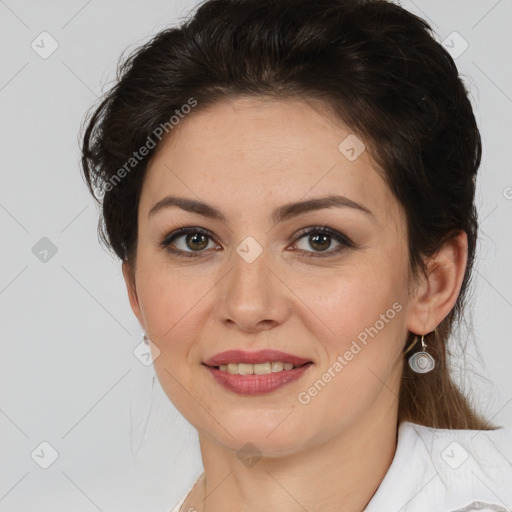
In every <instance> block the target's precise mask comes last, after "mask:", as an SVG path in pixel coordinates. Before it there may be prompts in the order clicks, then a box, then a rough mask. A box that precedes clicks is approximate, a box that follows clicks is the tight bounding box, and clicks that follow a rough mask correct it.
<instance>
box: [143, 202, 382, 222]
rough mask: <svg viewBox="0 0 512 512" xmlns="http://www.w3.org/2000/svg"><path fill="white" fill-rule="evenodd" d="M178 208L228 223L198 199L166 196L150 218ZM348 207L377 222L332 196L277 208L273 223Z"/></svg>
mask: <svg viewBox="0 0 512 512" xmlns="http://www.w3.org/2000/svg"><path fill="white" fill-rule="evenodd" d="M173 206H176V207H178V208H181V209H182V210H185V211H187V212H191V213H196V214H198V215H202V216H203V217H208V218H211V219H215V220H219V221H221V222H226V220H227V219H226V217H225V216H224V214H223V213H222V212H221V211H220V210H218V209H217V208H215V207H214V206H211V205H209V204H207V203H204V202H202V201H198V200H196V199H188V198H185V197H176V196H166V197H164V198H163V199H162V200H160V201H158V203H156V204H155V205H154V206H153V207H152V208H151V210H150V211H149V214H148V217H151V216H152V215H155V214H156V213H157V212H159V211H161V210H164V209H166V208H171V207H173ZM342 207H348V208H353V209H355V210H358V211H361V212H363V213H365V214H367V215H368V216H369V217H371V218H372V219H373V220H375V215H374V214H373V212H372V211H370V210H369V209H368V208H366V207H365V206H363V205H362V204H359V203H356V202H355V201H353V200H352V199H349V198H348V197H345V196H339V195H330V196H326V197H319V198H316V199H309V200H307V201H299V202H296V203H288V204H285V205H283V206H280V207H278V208H276V209H275V210H274V211H273V212H272V221H273V222H274V224H277V223H278V222H282V221H284V220H288V219H291V218H293V217H297V216H299V215H301V214H303V213H307V212H312V211H315V210H321V209H323V208H342Z"/></svg>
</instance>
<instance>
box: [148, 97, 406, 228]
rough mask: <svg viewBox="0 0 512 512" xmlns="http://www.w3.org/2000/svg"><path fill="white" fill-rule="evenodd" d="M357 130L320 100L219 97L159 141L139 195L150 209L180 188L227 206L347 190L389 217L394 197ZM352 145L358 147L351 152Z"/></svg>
mask: <svg viewBox="0 0 512 512" xmlns="http://www.w3.org/2000/svg"><path fill="white" fill-rule="evenodd" d="M354 137H355V135H354V134H353V133H352V131H351V130H350V128H349V127H348V126H346V125H345V124H344V123H342V122H341V120H339V119H338V118H336V117H335V116H334V115H333V114H332V112H331V111H329V109H327V108H326V107H325V105H324V104H322V103H320V102H319V101H316V100H307V101H305V100H301V99H286V100H281V99H279V100H277V99H270V98H259V97H258V98H256V97H239V98H235V99H227V100H222V101H219V102H218V103H216V104H214V105H212V106H209V107H207V108H205V109H199V110H198V111H196V112H193V113H191V114H190V115H189V116H188V117H185V118H184V119H182V120H181V121H180V123H179V125H178V126H177V127H175V128H174V129H173V131H172V132H170V134H169V136H168V137H167V138H166V139H164V140H163V141H162V142H161V143H160V145H159V147H158V149H157V151H156V153H155V154H154V155H153V158H152V159H151V161H150V163H149V165H148V170H147V174H146V178H145V184H144V190H143V196H142V198H141V203H142V202H143V201H144V203H147V204H145V207H146V208H148V209H149V208H151V203H155V202H157V201H158V200H159V199H161V198H162V197H164V196H165V195H166V194H170V193H172V194H174V195H176V194H177V193H179V194H181V195H184V196H187V197H194V196H197V197H199V198H201V199H203V200H207V202H209V203H212V204H215V205H216V206H218V207H220V208H222V207H223V206H225V207H226V208H227V207H228V206H229V204H230V203H231V202H236V203H237V204H238V206H240V204H243V205H245V206H247V207H249V205H250V204H259V205H260V206H261V203H262V202H263V203H269V204H270V203H272V204H278V203H286V202H291V201H297V200H299V199H308V198H309V197H318V196H322V195H328V194H342V195H345V196H347V197H349V198H350V199H352V200H354V201H357V202H360V203H362V204H364V205H365V206H367V207H368V208H369V209H371V210H372V211H373V212H374V214H375V216H376V217H381V218H384V217H386V216H388V215H389V214H390V212H391V211H392V210H393V208H395V209H396V207H397V205H396V204H395V203H396V201H395V200H394V198H393V196H392V194H391V192H390V190H389V188H388V187H387V185H386V184H385V182H384V180H383V179H382V174H383V171H382V169H380V168H379V167H378V166H377V164H376V163H375V162H374V161H373V159H372V158H371V156H370V153H369V151H367V150H364V149H363V147H362V146H360V145H359V146H357V144H359V143H358V142H357V139H354ZM354 141H356V146H354ZM359 142H363V141H359ZM340 144H341V147H340ZM350 146H352V147H354V150H355V151H354V152H349V153H347V152H346V149H347V147H348V149H349V150H350ZM361 150H362V152H361V153H360V154H359V156H357V154H358V153H359V152H360V151H361ZM355 152H356V153H355ZM354 154H355V155H356V156H357V158H355V159H354V158H353V156H354ZM347 155H348V156H350V158H348V157H347Z"/></svg>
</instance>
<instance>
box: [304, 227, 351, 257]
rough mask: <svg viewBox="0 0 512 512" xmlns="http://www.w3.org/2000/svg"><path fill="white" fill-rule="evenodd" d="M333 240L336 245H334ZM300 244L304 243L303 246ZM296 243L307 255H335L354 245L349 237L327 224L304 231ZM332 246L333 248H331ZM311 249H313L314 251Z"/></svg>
mask: <svg viewBox="0 0 512 512" xmlns="http://www.w3.org/2000/svg"><path fill="white" fill-rule="evenodd" d="M333 242H334V244H336V245H334V246H333ZM300 244H302V247H301V246H300ZM295 245H296V246H297V247H298V249H300V250H301V251H302V252H303V253H304V256H307V257H310V256H312V257H315V256H318V257H321V256H326V257H327V256H333V255H336V254H338V253H340V252H341V251H343V250H344V249H348V248H351V247H354V244H353V243H352V242H351V241H350V239H349V238H347V237H346V236H345V235H343V234H342V233H339V232H338V231H335V230H332V229H330V228H327V227H326V226H319V227H317V228H314V229H310V230H309V231H307V232H305V233H303V234H302V235H301V236H300V237H299V238H298V241H297V242H296V243H295ZM331 248H332V250H329V249H331ZM310 249H313V251H311V250H310ZM322 253H325V254H322Z"/></svg>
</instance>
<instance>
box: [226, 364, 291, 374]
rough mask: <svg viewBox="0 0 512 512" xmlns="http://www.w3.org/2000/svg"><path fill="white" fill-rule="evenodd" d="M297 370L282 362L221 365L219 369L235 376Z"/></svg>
mask: <svg viewBox="0 0 512 512" xmlns="http://www.w3.org/2000/svg"><path fill="white" fill-rule="evenodd" d="M293 368H297V367H296V366H294V365H293V364H292V363H282V362H281V361H273V362H268V363H257V364H249V363H229V364H221V365H220V366H219V369H220V370H221V371H223V372H228V373H231V374H233V375H252V374H256V375H267V374H269V373H275V372H281V371H283V370H292V369H293Z"/></svg>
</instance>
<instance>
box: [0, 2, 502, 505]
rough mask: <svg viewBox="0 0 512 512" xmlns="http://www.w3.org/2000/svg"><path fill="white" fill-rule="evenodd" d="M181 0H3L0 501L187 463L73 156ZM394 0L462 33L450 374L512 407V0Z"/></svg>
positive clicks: (164, 490) (162, 486)
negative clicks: (474, 212)
mask: <svg viewBox="0 0 512 512" xmlns="http://www.w3.org/2000/svg"><path fill="white" fill-rule="evenodd" d="M195 3H196V2H186V1H184V0H182V1H176V0H173V1H169V0H167V1H164V0H145V1H143V2H134V1H121V0H109V1H103V2H100V1H98V0H89V1H88V2H87V1H83V0H73V1H67V2H64V1H57V0H52V1H46V2H36V1H23V0H17V1H16V0H6V1H3V0H0V38H1V46H2V53H1V58H2V64H1V71H0V107H1V115H0V144H1V164H0V165H1V172H0V180H1V184H0V227H1V233H2V250H1V251H0V315H1V323H0V325H1V329H2V340H1V357H0V439H1V456H0V512H15V511H20V510H24V511H35V510H37V511H38V512H59V511H65V510H66V511H67V510H70V509H72V510H73V511H74V512H82V511H83V512H94V511H97V510H101V511H119V510H124V511H125V512H130V511H140V510H144V511H167V510H169V509H170V508H171V507H172V506H173V505H174V504H175V503H176V502H177V500H178V499H179V498H181V496H182V495H183V493H184V492H185V490H186V489H188V487H189V486H190V485H191V484H192V483H193V481H194V480H195V478H196V476H197V475H198V474H199V473H200V472H201V471H202V464H201V459H200V453H199V449H198V446H197V434H196V432H195V430H194V429H193V428H192V427H190V425H188V423H186V422H185V420H184V419H183V418H182V417H181V416H180V414H179V413H178V412H177V411H176V410H175V409H174V407H173V406H172V404H170V403H169V401H168V400H167V398H166V397H165V395H164V394H163V392H162V390H161V389H160V387H159V384H158V381H156V382H155V385H154V386H153V376H154V373H153V368H152V367H151V366H145V365H144V364H143V362H145V359H144V356H143V355H140V358H137V357H135V355H134V353H133V351H134V350H136V349H137V347H138V346H139V344H140V341H141V335H142V331H141V328H140V326H139V325H138V323H137V321H136V319H135V317H134V316H133V315H132V312H131V309H130V307H129V304H128V300H127V297H126V292H125V288H124V282H123V280H122V275H121V269H120V263H119V262H118V261H117V260H116V259H114V258H113V257H112V256H111V255H109V254H108V253H107V252H106V251H105V250H104V249H103V248H102V247H100V245H99V243H98V241H97V237H96V223H97V214H98V212H97V208H96V206H95V205H94V203H93V201H92V199H91V198H90V196H89V195H88V192H87V190H86V187H85V185H84V183H83V182H82V180H81V178H80V175H79V168H78V162H79V146H78V132H79V129H80V123H81V121H82V119H83V116H84V114H85V112H86V110H87V109H88V108H89V107H91V106H92V105H93V104H94V103H95V102H96V101H97V98H98V96H100V95H101V93H102V92H104V91H105V90H107V89H108V88H109V87H110V86H111V85H112V80H113V78H114V76H115V75H114V73H115V66H116V64H117V60H118V58H119V56H120V55H121V53H122V52H123V51H124V50H126V49H133V48H135V47H136V46H138V45H139V44H141V43H143V42H145V41H146V40H147V39H148V38H149V37H150V36H151V35H152V34H154V33H155V32H157V31H158V30H159V29H162V28H164V27H166V26H168V25H171V24H175V23H177V22H178V21H179V19H180V18H181V17H184V16H185V15H186V14H187V12H188V11H190V10H191V9H192V8H193V7H194V5H195ZM402 5H403V6H404V7H405V8H407V9H409V10H411V11H412V12H414V13H416V14H419V15H420V16H422V17H424V18H426V19H427V21H429V22H430V23H431V24H432V26H433V28H434V29H435V30H436V32H437V34H438V36H439V40H440V41H446V44H447V45H449V46H451V47H452V49H451V51H453V52H455V53H461V52H462V51H463V50H464V48H465V43H464V41H467V44H468V47H467V49H465V51H463V52H462V53H461V54H460V55H458V56H457V58H456V63H457V65H458V67H459V70H460V72H461V73H462V74H463V75H464V80H465V82H466V83H467V85H468V87H470V89H471V95H472V102H473V105H474V107H475V111H476V116H477V120H478V122H479V126H480V129H481V133H482V137H483V146H484V158H483V163H482V166H481V169H480V176H479V180H478V193H477V205H478V210H479V214H480V219H481V234H480V242H479V247H478V261H477V263H476V267H475V273H474V278H473V289H472V290H473V292H472V295H471V298H472V301H471V308H470V311H469V312H470V315H471V316H472V317H473V322H474V331H473V335H470V338H471V339H474V342H475V343H473V345H474V346H473V345H471V346H470V348H469V349H468V350H467V351H466V363H465V364H466V366H467V368H468V370H470V371H471V373H470V374H468V375H465V374H460V382H461V385H463V386H464V387H466V386H467V385H468V382H469V381H470V380H471V386H472V389H473V393H474V396H475V398H476V400H477V401H478V402H479V403H480V405H481V410H482V411H483V412H484V413H486V414H487V416H488V417H489V418H492V419H493V421H494V422H495V423H498V424H511V423H512V403H511V402H512V378H511V371H510V362H511V361H512V336H511V334H510V324H509V319H510V317H511V314H512V292H511V285H512V272H511V271H510V266H509V265H510V261H511V260H512V245H511V241H510V231H511V230H510V218H511V215H512V173H511V171H510V153H509V148H510V138H511V137H510V136H511V134H512V129H511V126H510V119H511V113H512V67H511V66H510V50H511V47H512V35H511V30H510V23H511V21H512V1H511V0H499V1H496V0H472V1H464V2H462V1H460V2H459V1H454V0H451V1H448V2H447V1H440V0H439V1H436V0H428V1H422V2H421V4H420V3H419V1H417V2H416V3H414V2H410V1H404V2H402ZM42 32H48V33H49V34H50V36H47V35H43V36H41V35H40V34H41V33H42ZM453 32H457V33H458V34H459V35H457V34H455V35H453V34H452V33H453ZM53 41H56V43H54V42H53ZM33 42H34V43H33ZM32 44H33V45H34V48H33V47H32V46H31V45H32ZM52 44H54V45H55V44H58V48H57V49H56V50H55V51H54V53H52V54H51V55H49V56H47V55H45V54H44V52H49V50H51V49H52ZM41 55H43V56H46V57H47V58H42V56H41ZM41 239H43V240H41ZM45 251H46V252H45ZM55 251H56V252H55ZM53 253H55V254H53ZM467 336H468V333H467V332H465V333H462V334H461V337H462V338H465V337H467ZM476 346H477V347H478V350H475V347H476ZM141 360H142V362H141ZM42 442H47V443H49V444H50V445H51V447H52V448H50V447H48V446H47V445H41V443H42ZM52 449H53V450H55V451H56V452H57V453H58V457H57V458H56V460H55V461H54V462H53V463H52V464H51V465H50V466H49V467H48V468H47V469H43V468H42V467H41V465H42V466H44V465H48V464H49V463H51V462H52V460H53V459H52Z"/></svg>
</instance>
